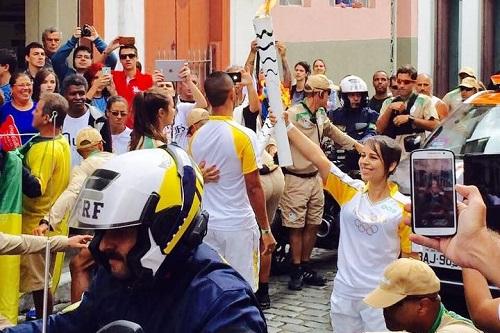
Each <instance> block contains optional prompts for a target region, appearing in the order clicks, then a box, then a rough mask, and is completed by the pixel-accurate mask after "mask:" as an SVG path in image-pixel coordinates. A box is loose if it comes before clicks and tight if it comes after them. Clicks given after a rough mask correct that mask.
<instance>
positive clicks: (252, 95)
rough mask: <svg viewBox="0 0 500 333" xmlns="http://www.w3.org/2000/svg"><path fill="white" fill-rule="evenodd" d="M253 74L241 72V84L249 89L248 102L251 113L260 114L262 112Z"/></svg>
mask: <svg viewBox="0 0 500 333" xmlns="http://www.w3.org/2000/svg"><path fill="white" fill-rule="evenodd" d="M250 73H251V72H249V71H245V70H241V84H242V85H244V86H245V87H246V88H247V92H248V102H249V107H250V112H259V113H260V110H261V106H260V101H259V95H258V94H257V90H256V89H255V84H254V81H253V79H252V75H251V74H250Z"/></svg>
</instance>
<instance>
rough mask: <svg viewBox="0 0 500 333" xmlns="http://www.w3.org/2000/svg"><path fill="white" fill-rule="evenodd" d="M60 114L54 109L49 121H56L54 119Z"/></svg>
mask: <svg viewBox="0 0 500 333" xmlns="http://www.w3.org/2000/svg"><path fill="white" fill-rule="evenodd" d="M58 115H59V114H58V113H57V111H54V110H53V111H52V115H51V116H50V118H49V121H50V122H51V123H52V122H53V121H54V119H56V118H57V116H58Z"/></svg>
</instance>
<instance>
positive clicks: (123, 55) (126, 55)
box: [120, 53, 137, 60]
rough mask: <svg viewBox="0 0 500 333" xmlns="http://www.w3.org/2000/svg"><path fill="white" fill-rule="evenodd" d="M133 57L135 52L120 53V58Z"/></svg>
mask: <svg viewBox="0 0 500 333" xmlns="http://www.w3.org/2000/svg"><path fill="white" fill-rule="evenodd" d="M135 57H137V54H134V53H127V54H120V60H125V59H127V58H129V59H135Z"/></svg>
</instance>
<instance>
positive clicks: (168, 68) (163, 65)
mask: <svg viewBox="0 0 500 333" xmlns="http://www.w3.org/2000/svg"><path fill="white" fill-rule="evenodd" d="M185 63H186V60H155V68H156V69H157V70H159V71H160V72H161V73H162V74H163V75H164V76H165V81H172V82H178V81H182V78H181V77H180V76H179V72H180V71H181V68H182V67H183V66H184V64H185Z"/></svg>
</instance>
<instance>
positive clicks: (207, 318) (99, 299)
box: [5, 244, 267, 333]
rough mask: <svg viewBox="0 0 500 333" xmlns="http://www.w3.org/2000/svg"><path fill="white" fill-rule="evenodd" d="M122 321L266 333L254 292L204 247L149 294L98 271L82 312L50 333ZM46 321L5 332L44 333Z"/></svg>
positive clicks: (52, 324)
mask: <svg viewBox="0 0 500 333" xmlns="http://www.w3.org/2000/svg"><path fill="white" fill-rule="evenodd" d="M119 319H124V320H129V321H132V322H135V323H137V324H139V325H141V326H142V328H143V329H144V332H146V333H154V332H179V333H180V332H182V333H189V332H200V333H201V332H204V333H210V332H267V327H266V323H265V319H264V315H263V313H262V312H261V311H260V309H259V307H258V302H257V300H256V298H255V297H254V295H253V293H252V290H251V289H250V286H249V285H248V284H247V283H246V282H245V281H244V280H243V278H242V277H241V276H240V275H239V274H238V273H237V272H236V271H235V270H234V269H232V268H231V267H230V266H228V265H227V264H225V263H223V262H222V260H221V258H220V256H219V255H218V254H217V253H216V252H215V250H213V249H212V248H210V247H209V246H207V245H205V244H201V245H200V246H199V247H198V249H197V250H195V251H194V253H193V255H192V256H191V257H190V258H189V259H188V261H187V262H186V263H185V264H184V265H183V266H182V267H181V268H180V269H179V270H177V271H176V273H174V274H172V276H170V277H168V278H165V279H162V280H158V281H156V283H154V284H153V285H152V286H151V287H149V288H141V289H137V288H133V287H130V286H129V285H127V284H125V283H124V282H123V281H121V280H118V279H115V278H114V277H113V276H112V275H111V274H110V273H108V272H107V271H106V270H105V269H104V268H102V267H99V269H98V272H97V274H96V276H95V278H94V280H93V281H92V285H91V287H90V288H89V291H88V292H86V293H85V294H84V296H83V299H82V302H81V304H80V306H79V307H78V308H77V309H76V310H73V311H70V312H67V313H64V314H55V315H52V316H50V317H49V320H48V327H47V332H50V333H57V332H64V333H84V332H85V333H89V332H92V333H93V332H96V331H97V330H98V329H99V328H101V327H102V326H104V325H106V324H108V323H110V322H112V321H115V320H119ZM41 324H42V323H41V320H38V321H33V322H28V323H24V324H21V325H18V326H15V327H12V328H8V329H6V331H5V332H9V333H10V332H23V333H24V332H41Z"/></svg>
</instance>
